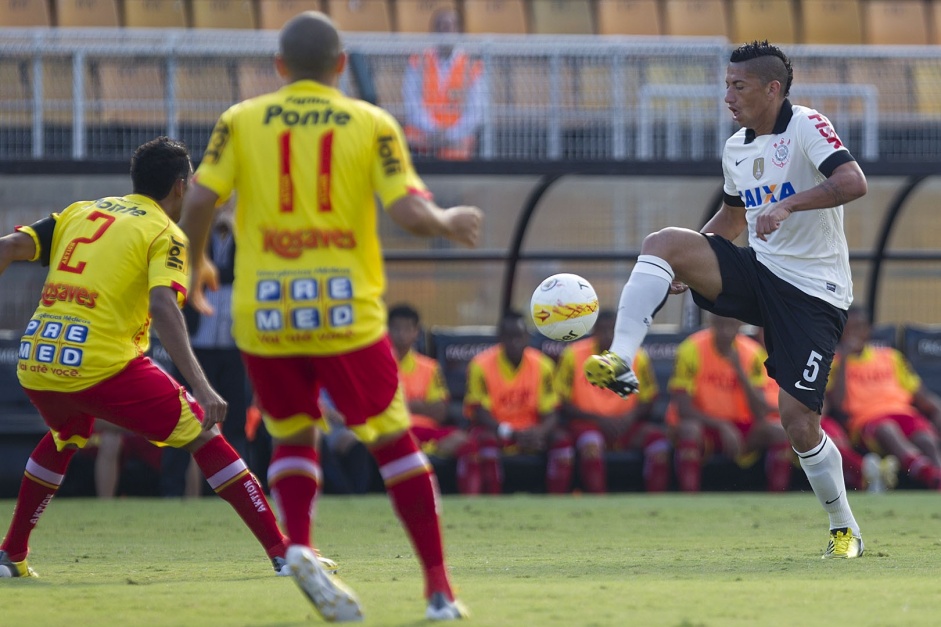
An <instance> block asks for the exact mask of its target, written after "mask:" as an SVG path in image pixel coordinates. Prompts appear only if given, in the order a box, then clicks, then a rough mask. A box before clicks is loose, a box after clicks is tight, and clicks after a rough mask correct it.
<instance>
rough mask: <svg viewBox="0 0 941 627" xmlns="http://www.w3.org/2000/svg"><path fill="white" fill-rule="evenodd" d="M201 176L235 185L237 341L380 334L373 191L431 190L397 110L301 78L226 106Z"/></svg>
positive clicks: (356, 339) (284, 346)
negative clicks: (415, 165)
mask: <svg viewBox="0 0 941 627" xmlns="http://www.w3.org/2000/svg"><path fill="white" fill-rule="evenodd" d="M195 180H196V182H197V183H199V184H200V185H201V186H203V187H206V188H207V189H210V190H212V191H213V192H215V193H216V194H218V195H219V196H220V198H227V197H228V196H229V195H230V194H231V193H232V192H233V191H235V192H236V198H237V203H238V204H237V205H236V209H235V239H236V243H237V249H238V253H237V255H236V260H235V282H234V284H233V295H232V318H233V321H234V323H233V335H234V337H235V341H236V344H237V345H238V347H239V348H240V349H241V350H242V351H245V352H247V353H251V354H256V355H268V356H287V355H335V354H340V353H345V352H349V351H352V350H355V349H358V348H362V347H365V346H368V345H370V344H373V343H375V342H376V341H378V340H379V339H380V338H381V337H382V336H383V335H384V334H385V332H386V322H385V317H386V313H385V305H384V304H383V302H382V295H383V292H384V291H385V275H384V269H383V263H382V250H381V247H380V242H379V236H378V233H377V220H378V210H377V206H376V198H377V196H378V200H379V202H381V203H382V205H383V206H385V207H388V206H389V205H391V204H392V203H394V202H395V201H396V200H399V199H400V198H402V197H404V196H405V195H407V194H420V195H427V194H428V192H427V190H426V188H425V186H424V184H423V183H422V181H421V179H420V178H419V177H418V175H417V174H416V173H415V171H414V170H413V168H412V164H411V159H410V157H409V154H408V150H407V147H406V144H405V140H404V139H403V137H402V131H401V129H400V127H399V125H398V123H396V122H395V120H394V119H393V118H392V116H391V115H389V114H388V113H386V112H385V111H383V110H382V109H380V108H378V107H375V106H373V105H371V104H368V103H366V102H363V101H360V100H356V99H353V98H348V97H346V96H344V95H343V94H342V93H341V92H339V91H338V90H336V89H334V88H332V87H329V86H326V85H323V84H320V83H317V82H314V81H309V80H301V81H297V82H294V83H291V84H289V85H286V86H285V87H283V88H281V89H280V90H278V91H276V92H273V93H269V94H265V95H263V96H259V97H257V98H253V99H250V100H246V101H244V102H241V103H239V104H237V105H235V106H233V107H231V108H230V109H229V110H228V111H226V112H225V113H223V114H222V116H221V117H220V119H219V121H218V123H217V124H216V127H215V129H214V130H213V134H212V137H211V138H210V141H209V146H208V147H207V149H206V153H205V155H204V156H203V160H202V162H201V164H200V166H199V168H198V169H197V171H196V175H195Z"/></svg>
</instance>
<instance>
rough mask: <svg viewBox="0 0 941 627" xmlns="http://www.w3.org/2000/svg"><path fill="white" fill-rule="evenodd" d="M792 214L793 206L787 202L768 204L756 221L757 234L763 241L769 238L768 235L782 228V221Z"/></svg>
mask: <svg viewBox="0 0 941 627" xmlns="http://www.w3.org/2000/svg"><path fill="white" fill-rule="evenodd" d="M790 215H791V208H790V206H789V205H788V204H787V203H786V202H785V201H781V202H776V203H771V204H770V205H768V208H767V209H765V210H764V211H763V212H762V214H761V215H759V216H758V219H757V220H756V221H755V235H756V236H757V237H758V239H760V240H762V241H767V240H768V237H767V236H768V235H770V234H771V233H774V232H775V231H777V230H778V229H780V228H781V223H782V222H784V221H785V220H787V218H788V217H789V216H790Z"/></svg>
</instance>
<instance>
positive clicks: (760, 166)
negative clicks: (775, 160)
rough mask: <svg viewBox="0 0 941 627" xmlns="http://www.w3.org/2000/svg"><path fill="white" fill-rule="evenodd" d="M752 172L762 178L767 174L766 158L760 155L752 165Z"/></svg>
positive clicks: (757, 177)
mask: <svg viewBox="0 0 941 627" xmlns="http://www.w3.org/2000/svg"><path fill="white" fill-rule="evenodd" d="M751 173H752V174H754V175H755V178H756V179H761V177H762V176H764V174H765V158H764V157H758V158H757V159H755V161H754V163H752V165H751Z"/></svg>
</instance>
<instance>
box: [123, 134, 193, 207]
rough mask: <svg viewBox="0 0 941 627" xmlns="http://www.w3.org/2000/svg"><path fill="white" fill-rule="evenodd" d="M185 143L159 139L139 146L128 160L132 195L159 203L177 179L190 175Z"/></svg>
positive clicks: (190, 165) (188, 155) (163, 137)
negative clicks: (148, 198)
mask: <svg viewBox="0 0 941 627" xmlns="http://www.w3.org/2000/svg"><path fill="white" fill-rule="evenodd" d="M192 169H193V166H192V164H191V163H190V153H189V150H187V149H186V144H184V143H183V142H181V141H177V140H175V139H170V138H169V137H166V136H162V137H157V138H156V139H152V140H150V141H149V142H147V143H146V144H141V145H140V146H138V147H137V150H135V151H134V156H133V157H131V183H133V185H134V193H135V194H143V195H144V196H149V197H150V198H153V199H154V200H163V199H164V198H166V197H167V195H168V194H169V193H170V190H171V189H173V184H174V183H176V181H177V180H178V179H184V180H186V177H188V176H189V175H190V172H192Z"/></svg>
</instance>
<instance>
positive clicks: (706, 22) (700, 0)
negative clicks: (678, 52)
mask: <svg viewBox="0 0 941 627" xmlns="http://www.w3.org/2000/svg"><path fill="white" fill-rule="evenodd" d="M663 11H664V18H665V19H664V22H665V28H664V32H665V33H666V34H667V35H683V36H710V35H711V36H717V37H728V35H729V19H728V11H727V10H726V4H725V2H724V1H723V0H664V4H663Z"/></svg>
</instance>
